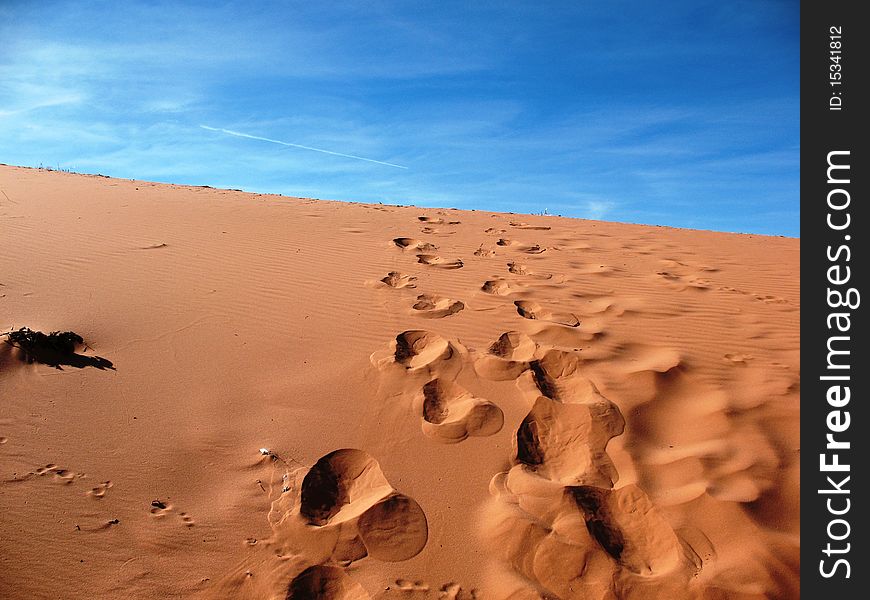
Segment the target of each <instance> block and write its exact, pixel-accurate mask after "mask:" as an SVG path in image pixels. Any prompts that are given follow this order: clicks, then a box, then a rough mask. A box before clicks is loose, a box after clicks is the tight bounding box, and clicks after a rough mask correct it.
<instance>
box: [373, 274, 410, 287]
mask: <svg viewBox="0 0 870 600" xmlns="http://www.w3.org/2000/svg"><path fill="white" fill-rule="evenodd" d="M416 281H417V278H416V277H414V276H413V275H403V274H402V273H399V272H398V271H390V272H389V273H387V276H386V277H383V278H382V279H381V282H383V283H384V284H385V285H387V286H389V287H391V288H396V289H401V288H415V287H417V284H416V283H415V282H416Z"/></svg>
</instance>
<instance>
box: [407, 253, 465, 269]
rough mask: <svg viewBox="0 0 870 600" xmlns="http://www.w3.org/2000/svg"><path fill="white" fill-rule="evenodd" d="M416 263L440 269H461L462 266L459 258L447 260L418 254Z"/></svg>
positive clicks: (432, 255)
mask: <svg viewBox="0 0 870 600" xmlns="http://www.w3.org/2000/svg"><path fill="white" fill-rule="evenodd" d="M417 262H419V263H422V264H424V265H429V266H432V267H438V268H441V269H461V268H462V267H463V266H464V265H463V263H462V260H461V259H459V258H457V259H454V260H449V259H446V258H441V257H440V256H436V255H434V254H418V255H417Z"/></svg>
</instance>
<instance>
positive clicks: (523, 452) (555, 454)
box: [514, 396, 625, 487]
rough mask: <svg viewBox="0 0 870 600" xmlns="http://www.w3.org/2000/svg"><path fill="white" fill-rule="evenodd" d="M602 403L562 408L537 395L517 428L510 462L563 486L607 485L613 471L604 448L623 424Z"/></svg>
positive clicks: (613, 410)
mask: <svg viewBox="0 0 870 600" xmlns="http://www.w3.org/2000/svg"><path fill="white" fill-rule="evenodd" d="M602 400H603V402H602V403H601V404H598V405H595V404H562V403H561V402H558V401H556V400H553V399H550V398H547V397H544V396H540V397H538V399H537V400H536V401H535V404H534V406H533V407H532V410H531V411H530V412H529V414H528V415H526V418H525V419H523V422H522V423H521V424H520V427H519V429H517V434H516V440H515V443H516V447H515V452H514V459H515V463H516V464H519V465H524V466H525V467H527V468H528V469H529V470H531V471H533V472H534V473H536V474H538V475H540V476H541V477H543V478H545V479H547V480H549V481H554V482H557V483H560V484H563V485H568V484H573V485H577V484H583V485H599V486H606V487H610V486H612V485H613V483H614V482H615V480H616V477H617V474H616V469H615V467H614V466H613V463H612V462H611V461H610V457H609V456H607V454H606V453H605V451H604V449H605V448H606V447H607V443H608V442H609V441H610V439H611V438H613V437H616V436H617V435H620V434H621V433H622V431H623V429H624V427H625V422H624V420H623V418H622V415H621V414H620V413H619V411H618V409H616V407H615V406H614V405H613V404H611V403H610V402H609V401H607V400H604V399H603V398H602ZM605 403H606V404H605Z"/></svg>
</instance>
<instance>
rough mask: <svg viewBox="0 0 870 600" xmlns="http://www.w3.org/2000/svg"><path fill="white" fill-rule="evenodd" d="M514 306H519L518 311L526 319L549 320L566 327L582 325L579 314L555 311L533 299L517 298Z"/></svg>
mask: <svg viewBox="0 0 870 600" xmlns="http://www.w3.org/2000/svg"><path fill="white" fill-rule="evenodd" d="M514 306H516V307H517V313H518V314H519V315H520V316H521V317H523V318H524V319H531V320H537V321H548V322H550V323H556V324H558V325H565V326H566V327H579V326H580V319H578V318H577V315H575V314H573V313H567V312H553V311H551V310H548V309H545V308H544V307H543V306H541V305H540V304H538V303H537V302H534V301H531V300H516V301H514Z"/></svg>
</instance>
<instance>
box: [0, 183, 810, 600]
mask: <svg viewBox="0 0 870 600" xmlns="http://www.w3.org/2000/svg"><path fill="white" fill-rule="evenodd" d="M0 189H2V191H3V192H4V194H3V195H0V328H2V329H0V330H2V331H3V332H9V331H13V330H17V329H19V328H21V327H29V328H31V329H32V330H35V331H43V332H51V331H73V332H75V333H76V334H78V335H80V336H81V337H82V338H83V342H82V343H81V344H77V345H76V347H75V352H74V353H73V354H68V355H66V354H64V355H61V356H60V357H57V356H55V357H53V358H45V356H43V355H38V356H32V353H30V354H28V353H27V352H25V350H24V349H23V348H21V347H16V346H15V345H10V344H8V343H2V342H0V391H2V398H3V401H2V402H0V507H2V516H0V597H3V598H49V597H63V598H82V599H84V598H88V599H90V598H118V597H126V598H143V599H145V598H148V599H152V598H252V599H260V598H276V599H280V598H290V599H294V600H300V599H310V598H324V599H335V600H360V599H364V598H371V599H384V600H388V599H393V598H395V599H400V598H401V599H408V598H412V599H426V598H431V599H455V600H459V599H463V600H470V599H472V598H476V599H485V598H492V599H496V600H501V599H508V598H510V599H513V600H519V599H535V598H538V599H552V598H561V599H578V600H579V599H596V600H599V599H600V600H604V599H608V600H613V599H655V598H662V599H667V600H673V599H675V598H680V599H682V598H687V599H707V598H710V599H740V600H747V599H752V598H758V599H762V598H782V599H789V598H797V597H799V591H800V586H799V575H798V569H799V548H800V528H799V520H798V519H799V509H800V507H799V504H798V499H797V498H798V490H799V466H798V464H799V454H800V444H799V439H798V438H799V416H800V413H799V396H800V363H799V348H800V346H799V326H798V323H799V315H800V312H799V311H800V302H799V291H800V285H799V270H798V266H799V243H798V240H795V239H784V238H773V237H764V236H755V235H734V234H725V233H714V232H702V231H690V230H678V229H670V228H662V227H647V226H637V225H627V224H618V223H607V222H600V221H583V220H574V219H566V218H560V217H550V216H546V217H543V216H531V215H529V216H526V215H523V216H522V217H520V216H518V215H509V214H494V213H485V212H479V211H474V212H471V211H469V212H465V211H458V210H447V209H444V210H438V209H421V208H416V207H396V206H380V205H365V204H346V203H340V202H328V201H319V200H311V199H304V198H288V197H280V196H269V195H259V194H246V193H241V192H236V191H228V190H220V189H212V188H205V187H188V186H175V185H163V184H154V183H149V182H142V181H128V180H118V179H110V178H104V177H99V176H85V175H75V174H67V173H57V172H46V171H41V170H35V169H24V168H16V167H5V166H2V167H0ZM4 339H5V338H4Z"/></svg>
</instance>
